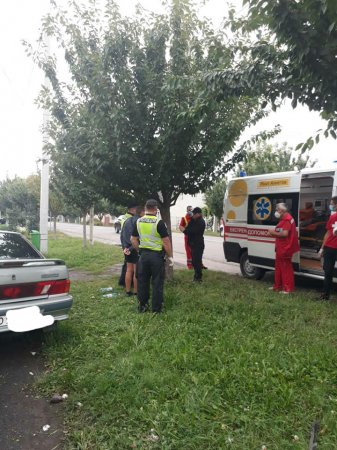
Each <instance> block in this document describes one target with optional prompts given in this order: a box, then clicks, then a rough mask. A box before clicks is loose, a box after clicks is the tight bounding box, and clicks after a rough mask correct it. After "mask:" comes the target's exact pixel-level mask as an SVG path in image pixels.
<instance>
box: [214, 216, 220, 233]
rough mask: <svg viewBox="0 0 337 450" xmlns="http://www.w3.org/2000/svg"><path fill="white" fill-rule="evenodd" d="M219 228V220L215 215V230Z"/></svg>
mask: <svg viewBox="0 0 337 450" xmlns="http://www.w3.org/2000/svg"><path fill="white" fill-rule="evenodd" d="M218 228H219V221H218V218H217V217H216V216H213V232H214V233H216V232H217V231H218Z"/></svg>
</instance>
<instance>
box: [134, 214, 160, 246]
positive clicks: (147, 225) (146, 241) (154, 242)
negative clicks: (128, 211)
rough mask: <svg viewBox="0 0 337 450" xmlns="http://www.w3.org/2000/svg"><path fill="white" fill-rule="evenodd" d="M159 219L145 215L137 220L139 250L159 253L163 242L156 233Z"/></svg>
mask: <svg viewBox="0 0 337 450" xmlns="http://www.w3.org/2000/svg"><path fill="white" fill-rule="evenodd" d="M159 220H160V219H158V217H156V216H148V215H145V216H143V217H141V218H140V219H138V220H137V230H138V234H139V248H144V249H145V248H146V249H148V250H153V251H155V252H161V251H162V249H163V242H162V240H161V237H160V234H159V233H158V231H157V225H158V222H159Z"/></svg>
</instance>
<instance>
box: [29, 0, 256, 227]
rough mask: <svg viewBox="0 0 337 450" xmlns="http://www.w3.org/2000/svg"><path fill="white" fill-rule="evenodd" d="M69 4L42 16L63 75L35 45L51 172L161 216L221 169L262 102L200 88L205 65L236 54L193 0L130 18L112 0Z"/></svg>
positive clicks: (221, 63)
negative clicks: (100, 5)
mask: <svg viewBox="0 0 337 450" xmlns="http://www.w3.org/2000/svg"><path fill="white" fill-rule="evenodd" d="M73 5H74V9H73V14H74V16H73V18H72V16H71V15H70V14H68V12H66V11H61V10H59V9H56V10H55V13H54V14H52V15H50V16H48V17H46V18H45V20H44V22H43V28H44V31H45V32H47V33H48V34H49V35H51V36H54V37H56V38H57V40H58V43H59V46H60V48H61V49H62V51H63V53H64V57H65V61H66V62H67V64H68V68H69V72H70V75H71V82H68V83H67V82H66V83H64V82H62V81H61V79H60V78H59V74H58V72H57V65H56V61H55V59H53V58H48V59H46V58H44V56H43V54H38V53H35V58H36V60H37V61H38V63H39V64H40V66H41V67H42V68H43V69H44V71H45V73H46V75H47V76H48V78H49V79H50V81H51V85H52V93H51V95H49V96H48V95H47V92H46V91H44V92H43V93H42V95H41V97H40V100H41V104H42V105H43V106H44V107H47V108H48V109H49V110H50V111H51V113H52V122H51V126H50V128H51V135H52V137H53V139H54V145H53V146H51V147H50V148H49V151H50V155H51V158H52V161H53V167H54V170H55V173H57V172H58V176H60V174H61V175H62V176H63V179H66V178H67V177H68V176H69V177H70V175H71V177H74V178H73V179H74V180H75V182H76V183H81V184H82V186H85V188H86V189H87V190H90V192H91V193H93V194H94V195H96V194H97V193H99V194H100V196H101V197H106V198H108V199H110V200H111V201H117V202H119V203H120V202H121V197H123V196H124V198H125V196H132V197H134V198H137V199H140V200H144V199H146V198H148V197H153V198H156V199H157V200H158V202H159V205H160V209H161V213H162V216H163V218H164V219H165V220H166V222H167V223H168V224H169V223H170V219H169V208H170V206H171V205H174V204H175V202H176V200H177V198H178V196H179V195H180V194H195V193H197V192H199V191H201V190H205V189H206V188H207V187H209V186H210V184H211V182H210V180H212V179H214V178H215V177H216V176H218V175H219V174H222V173H224V171H225V156H226V155H228V154H229V153H230V152H231V151H232V150H233V149H234V146H235V144H236V142H237V140H238V138H239V137H240V134H241V132H242V130H243V129H244V128H246V126H248V125H250V124H252V123H255V122H256V121H257V120H258V119H259V118H260V117H261V112H260V111H261V109H260V102H259V100H258V99H257V98H256V97H254V96H241V97H240V98H234V97H232V98H226V99H224V100H221V101H219V98H218V93H217V92H215V91H214V92H213V91H211V90H207V89H205V84H204V79H203V74H204V73H205V72H206V71H210V70H212V69H215V68H219V67H220V68H222V69H233V67H234V66H233V65H234V61H233V55H232V52H231V49H230V48H229V47H227V46H226V38H225V33H224V31H221V32H216V31H214V30H213V29H212V27H211V26H210V24H209V23H208V22H207V21H201V20H199V19H198V17H197V14H196V11H195V9H194V6H193V2H192V1H189V0H172V1H171V2H170V3H169V5H168V6H167V9H166V11H165V13H163V14H152V13H147V12H145V11H144V10H142V9H141V8H138V11H137V14H136V16H135V17H132V18H129V17H128V18H125V17H122V16H121V14H120V12H119V10H118V7H117V5H116V3H115V2H114V1H111V0H109V1H107V2H106V7H105V10H104V11H100V10H99V9H97V7H96V6H95V5H94V2H92V4H91V7H90V9H88V10H87V9H84V8H83V7H80V6H78V5H77V4H76V3H74V2H73ZM103 13H104V14H103ZM262 115H263V113H262ZM61 178H62V177H61ZM70 190H71V185H70V186H69V189H68V192H70Z"/></svg>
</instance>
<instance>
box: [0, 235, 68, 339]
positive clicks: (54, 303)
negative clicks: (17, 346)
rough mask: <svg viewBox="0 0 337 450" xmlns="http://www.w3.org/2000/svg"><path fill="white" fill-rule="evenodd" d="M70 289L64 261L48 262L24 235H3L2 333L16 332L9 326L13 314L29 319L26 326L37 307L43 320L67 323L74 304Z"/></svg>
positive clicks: (0, 267)
mask: <svg viewBox="0 0 337 450" xmlns="http://www.w3.org/2000/svg"><path fill="white" fill-rule="evenodd" d="M69 289H70V281H69V273H68V269H67V267H66V265H65V263H64V261H62V260H59V259H46V258H44V256H43V255H42V254H41V253H40V252H39V251H38V250H36V249H35V247H33V246H32V244H31V243H30V242H29V241H28V240H27V239H25V238H24V236H22V235H21V234H20V233H13V232H8V231H0V332H6V331H10V329H11V330H12V331H15V330H13V329H12V328H11V327H9V326H8V317H10V316H11V315H13V313H10V314H9V315H6V314H7V313H8V312H9V311H13V310H15V311H16V312H15V314H16V315H17V316H18V317H19V316H20V317H21V318H23V319H25V317H26V319H27V320H26V322H29V320H30V316H29V314H30V311H31V310H34V311H35V310H37V308H36V307H38V311H39V315H40V316H41V315H42V316H52V317H53V319H54V321H59V320H64V319H67V318H68V313H69V310H70V308H71V305H72V301H73V299H72V296H71V295H70V294H69ZM33 306H34V307H35V308H31V307H33ZM26 326H27V327H28V329H29V327H30V326H31V327H32V328H30V329H35V328H41V326H34V325H29V324H28V323H27V324H25V327H26ZM9 328H10V329H9ZM22 331H28V330H26V329H25V330H22Z"/></svg>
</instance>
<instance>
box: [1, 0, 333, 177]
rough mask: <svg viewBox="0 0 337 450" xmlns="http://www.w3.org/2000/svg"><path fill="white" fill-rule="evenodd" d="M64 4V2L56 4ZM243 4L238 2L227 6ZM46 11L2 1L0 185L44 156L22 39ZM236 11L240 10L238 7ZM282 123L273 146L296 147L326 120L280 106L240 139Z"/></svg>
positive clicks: (150, 5)
mask: <svg viewBox="0 0 337 450" xmlns="http://www.w3.org/2000/svg"><path fill="white" fill-rule="evenodd" d="M56 1H57V3H58V4H65V0H56ZM119 1H120V4H121V9H122V11H123V12H124V13H128V14H129V13H130V11H132V9H133V7H134V5H135V3H136V0H119ZM235 2H236V3H237V4H238V5H241V1H240V0H234V1H233V0H232V2H231V3H235ZM141 3H142V4H143V6H144V7H146V8H147V9H152V10H153V9H156V10H158V9H160V4H161V2H160V0H142V1H141ZM48 7H49V1H48V0H31V1H27V0H11V1H8V2H0V99H1V103H0V148H1V155H2V158H1V161H2V164H1V166H0V180H4V179H5V178H6V177H9V178H13V177H14V176H15V175H17V176H20V177H27V176H28V175H30V174H32V173H36V170H37V161H38V160H39V159H40V158H41V154H42V133H41V126H42V116H43V112H42V111H41V110H40V109H38V108H37V106H36V104H35V100H36V98H37V96H38V93H39V90H40V87H41V85H42V84H43V81H44V78H43V74H42V72H41V71H40V70H39V69H38V68H37V67H36V66H35V65H34V63H33V61H32V59H31V58H29V57H27V55H26V54H25V51H24V47H23V45H22V40H27V41H29V42H31V43H34V42H35V41H36V40H37V38H38V37H39V34H40V31H39V29H40V24H41V18H42V17H43V15H44V14H45V13H46V12H47V10H48ZM239 8H240V6H239ZM227 9H228V6H227V3H226V0H209V2H208V4H207V5H206V6H205V7H204V8H203V10H202V12H203V14H205V15H206V16H208V17H210V18H212V19H213V21H214V23H215V24H216V25H219V24H220V21H221V18H222V17H224V16H225V14H226V11H227ZM276 124H280V125H281V126H282V132H281V134H280V135H278V137H277V138H276V139H275V141H276V142H278V143H282V142H287V143H288V144H289V145H291V146H293V147H295V146H296V145H297V144H298V143H299V142H303V141H304V140H306V139H307V138H308V137H309V136H311V135H312V134H314V133H315V132H316V131H317V130H318V129H320V128H324V121H323V120H321V119H320V117H319V115H318V114H317V113H314V112H309V111H308V110H307V109H306V108H304V107H298V108H297V109H296V110H292V108H291V107H290V106H289V105H287V104H286V105H284V106H283V107H282V108H281V109H280V110H279V111H278V112H277V113H273V114H271V115H270V116H269V117H268V118H267V119H264V120H263V121H261V122H259V124H258V125H257V126H256V127H254V129H252V130H246V131H245V132H244V134H243V138H244V139H247V138H248V137H249V136H250V135H251V134H256V133H257V132H258V131H261V130H263V129H271V128H273V127H274V125H276ZM311 155H312V159H317V160H318V163H317V166H318V167H326V166H328V165H330V164H331V163H332V161H335V160H337V142H336V141H334V140H333V139H327V140H323V141H321V142H320V144H319V145H318V146H316V147H315V148H314V150H313V151H312V153H311Z"/></svg>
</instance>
